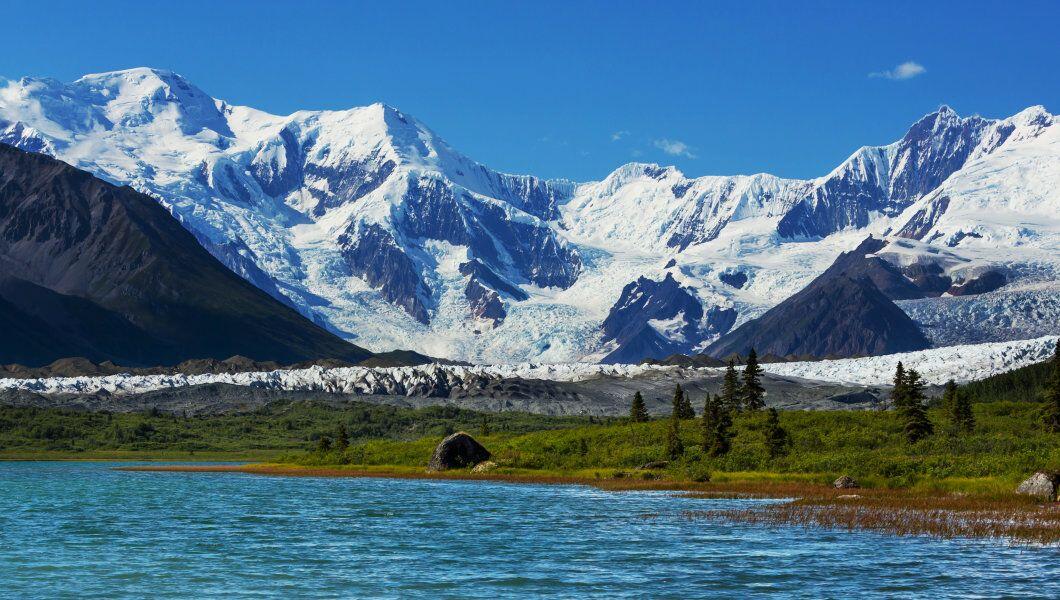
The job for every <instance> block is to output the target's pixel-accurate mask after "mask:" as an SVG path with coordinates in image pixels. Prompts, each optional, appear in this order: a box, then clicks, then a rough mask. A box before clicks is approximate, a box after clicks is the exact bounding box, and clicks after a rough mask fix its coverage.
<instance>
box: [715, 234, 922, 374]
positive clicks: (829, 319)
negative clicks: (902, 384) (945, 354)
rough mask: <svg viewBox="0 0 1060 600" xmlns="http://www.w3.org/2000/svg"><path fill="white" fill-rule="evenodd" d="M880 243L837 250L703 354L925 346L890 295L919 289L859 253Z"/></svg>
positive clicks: (849, 352)
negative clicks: (798, 285)
mask: <svg viewBox="0 0 1060 600" xmlns="http://www.w3.org/2000/svg"><path fill="white" fill-rule="evenodd" d="M880 244H881V242H879V241H878V240H874V239H872V238H869V239H868V240H866V241H865V242H863V243H862V244H861V245H860V246H859V247H858V248H857V249H855V250H853V251H851V252H847V253H844V254H842V255H840V257H839V258H838V259H836V261H835V263H833V264H832V266H831V267H829V268H828V270H826V271H825V272H824V273H822V274H821V275H820V276H819V277H817V278H816V279H814V280H813V281H812V282H811V283H810V284H809V285H808V286H806V287H805V288H804V289H802V290H801V291H799V292H798V293H796V294H794V295H793V296H791V297H790V298H788V299H787V300H785V301H783V302H781V303H780V304H778V305H777V306H775V307H773V308H772V309H770V310H769V311H767V312H766V313H765V314H764V315H762V316H761V317H759V318H757V319H754V320H752V321H748V322H747V323H744V324H743V325H741V326H740V327H739V328H738V329H736V330H735V331H732V332H730V333H728V334H726V335H724V336H722V337H721V339H719V340H718V341H716V342H714V343H713V344H711V345H710V346H709V347H708V348H707V350H706V353H707V354H710V355H711V356H716V357H724V356H729V355H731V354H740V355H742V354H745V353H746V352H747V351H748V350H749V349H750V348H755V349H756V350H757V351H758V354H759V355H775V356H778V357H787V356H808V357H818V358H825V357H851V356H869V355H876V354H892V353H895V352H909V351H913V350H922V349H924V348H928V347H929V346H930V342H929V341H928V339H927V338H926V337H925V336H924V334H923V332H921V331H920V328H919V327H917V325H916V323H914V322H913V320H912V319H910V318H909V316H908V315H906V314H905V312H903V311H902V309H900V308H898V306H896V305H895V304H894V302H892V301H891V298H890V297H889V296H897V297H904V298H908V297H913V298H919V297H923V292H922V291H921V290H920V289H919V288H917V287H916V285H915V284H914V283H913V282H911V281H910V280H909V279H907V278H906V277H905V276H904V275H903V274H902V273H901V272H899V271H898V270H897V269H896V268H894V267H893V266H891V265H890V264H889V263H887V262H886V261H884V260H882V259H880V258H878V257H868V258H867V257H866V256H865V255H866V253H871V252H874V251H875V250H878V249H879V247H880ZM881 286H882V289H881ZM883 289H886V290H887V291H888V292H889V295H888V294H887V293H884V292H883V291H882V290H883Z"/></svg>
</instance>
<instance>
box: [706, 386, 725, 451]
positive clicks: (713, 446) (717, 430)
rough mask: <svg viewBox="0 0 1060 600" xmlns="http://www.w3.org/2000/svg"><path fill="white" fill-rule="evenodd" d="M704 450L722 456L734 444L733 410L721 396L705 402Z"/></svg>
mask: <svg viewBox="0 0 1060 600" xmlns="http://www.w3.org/2000/svg"><path fill="white" fill-rule="evenodd" d="M702 427H703V452H704V453H706V454H708V455H710V456H722V455H724V454H726V453H728V452H729V448H730V447H731V446H732V412H731V411H730V410H729V408H728V406H727V405H726V403H725V401H724V400H722V398H721V397H720V396H714V398H713V399H712V398H711V397H710V396H707V399H706V400H705V401H704V402H703V424H702Z"/></svg>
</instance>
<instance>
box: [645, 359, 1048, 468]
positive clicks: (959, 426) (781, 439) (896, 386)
mask: <svg viewBox="0 0 1060 600" xmlns="http://www.w3.org/2000/svg"><path fill="white" fill-rule="evenodd" d="M1049 362H1050V374H1049V376H1048V380H1047V382H1046V386H1045V393H1044V398H1043V399H1044V400H1045V406H1044V410H1043V413H1042V422H1043V424H1044V426H1045V428H1046V430H1047V431H1051V432H1053V433H1060V344H1058V345H1057V348H1056V349H1055V350H1054V352H1053V357H1052V359H1051V360H1050V361H1049ZM762 372H763V371H762V368H761V367H760V366H759V364H758V356H757V354H756V353H755V350H754V349H753V348H752V349H751V351H750V352H749V353H748V357H747V363H746V365H745V367H744V370H743V373H742V374H740V373H737V370H736V365H735V363H734V362H733V361H732V360H730V361H729V364H728V366H727V368H726V369H725V376H724V378H723V380H722V385H721V393H720V394H714V395H713V396H711V395H709V394H708V395H707V397H706V399H705V400H704V402H703V410H702V413H701V414H700V433H701V444H702V449H703V452H704V453H705V454H707V455H708V456H712V457H718V456H723V455H725V454H726V453H727V452H728V451H729V449H730V447H731V443H732V437H733V432H732V426H733V415H734V414H736V413H739V412H743V411H749V412H753V411H761V410H762V409H763V408H765V389H764V388H763V387H762V384H761V376H762ZM926 387H927V385H926V383H925V382H924V380H923V378H922V377H921V375H920V373H918V372H917V371H916V370H915V369H906V368H905V365H903V364H902V363H901V362H899V363H898V365H897V367H896V368H895V374H894V380H893V388H892V390H891V395H890V401H891V406H892V407H893V408H894V410H895V413H896V414H897V415H898V418H899V420H900V422H901V424H902V433H903V435H904V437H905V439H906V440H907V441H908V442H909V443H911V444H915V443H916V442H918V441H920V440H922V439H924V438H926V437H928V436H931V435H934V434H935V432H936V425H935V423H933V422H932V421H931V419H930V418H929V417H928V412H927V409H928V406H927V402H928V397H927V394H926V392H925V390H926ZM941 404H942V407H943V409H944V410H943V411H944V414H945V415H946V418H947V421H948V423H947V424H946V425H947V427H946V430H947V432H948V433H949V434H950V435H958V436H959V435H964V434H968V433H972V432H973V431H975V427H976V423H975V413H974V412H973V410H972V400H971V398H970V395H969V394H965V393H963V391H962V390H961V389H960V387H959V386H958V385H957V383H956V382H955V381H954V380H952V379H951V380H949V381H947V382H946V384H945V386H944V388H943V393H942V397H941ZM695 417H696V413H695V410H694V409H693V408H692V402H691V399H690V398H689V395H688V392H686V391H685V390H683V389H682V388H681V386H680V384H678V385H677V387H676V388H675V390H674V397H673V405H672V410H671V414H670V419H669V427H668V428H667V433H666V456H667V458H669V459H670V460H676V459H678V458H679V457H681V456H682V455H683V454H684V451H685V448H684V442H683V441H682V439H681V422H682V421H685V420H689V419H693V418H695ZM629 418H630V421H632V422H634V423H641V422H645V421H648V420H649V418H650V417H649V415H648V410H647V407H646V405H645V403H644V398H643V396H642V395H641V393H640V392H636V393H635V394H634V395H633V401H632V404H631V406H630V413H629ZM763 437H764V440H763V443H764V445H765V447H766V449H767V451H768V453H769V457H770V458H771V459H773V458H777V457H780V456H784V455H785V454H787V453H788V451H789V450H790V446H791V437H790V435H789V434H788V432H787V431H786V430H785V429H784V428H783V427H781V425H780V417H779V414H778V413H777V410H776V409H775V408H770V409H768V416H767V418H766V426H765V428H764V430H763Z"/></svg>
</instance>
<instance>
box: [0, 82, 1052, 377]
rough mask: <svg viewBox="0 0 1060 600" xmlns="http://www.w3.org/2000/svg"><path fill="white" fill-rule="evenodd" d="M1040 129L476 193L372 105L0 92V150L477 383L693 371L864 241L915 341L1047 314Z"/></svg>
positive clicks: (1002, 122)
mask: <svg viewBox="0 0 1060 600" xmlns="http://www.w3.org/2000/svg"><path fill="white" fill-rule="evenodd" d="M1055 121H1056V119H1055V117H1053V116H1052V115H1051V114H1049V113H1048V112H1047V111H1046V110H1045V109H1044V108H1042V107H1032V108H1028V109H1027V110H1024V111H1022V112H1020V113H1018V114H1016V115H1014V116H1012V117H1009V118H1006V119H986V118H981V117H967V118H961V117H960V116H958V115H957V114H956V113H954V111H952V110H951V109H949V108H947V107H942V108H940V109H939V110H938V111H936V112H934V113H931V114H929V115H926V116H925V117H924V118H922V119H921V120H919V121H918V122H917V123H915V124H913V126H912V127H911V128H910V129H909V131H908V132H907V133H906V135H905V136H903V137H902V139H900V140H898V141H896V142H894V143H891V144H889V145H885V146H867V147H864V148H862V149H859V150H857V151H856V152H855V153H854V154H853V155H851V157H850V158H848V159H847V160H846V161H844V162H843V163H842V164H841V165H839V166H838V167H837V168H836V169H835V170H834V171H833V172H831V173H829V174H827V175H825V176H823V177H820V178H818V179H812V180H790V179H781V178H777V177H774V176H771V175H766V174H758V175H746V176H744V175H740V176H731V177H730V176H708V177H700V178H695V179H690V178H687V177H685V176H684V175H683V174H681V173H680V172H679V171H677V170H676V169H674V168H672V167H660V166H658V165H646V164H629V165H625V166H622V167H620V168H619V169H617V170H616V171H615V172H613V173H611V174H610V175H609V176H608V177H606V178H605V179H604V180H602V181H600V182H592V183H584V184H577V183H573V182H569V181H562V180H543V179H539V178H535V177H532V176H516V175H507V174H502V173H498V172H496V171H493V170H492V169H489V168H488V167H486V166H484V165H482V164H480V163H477V162H475V161H473V160H471V159H469V158H467V157H465V156H463V155H462V154H460V153H459V152H457V151H456V150H454V149H452V148H451V147H449V146H448V144H446V143H445V142H444V141H443V140H442V139H441V138H439V137H438V136H437V135H436V134H435V133H434V132H432V131H431V130H430V129H428V128H427V127H426V126H425V125H424V124H422V123H420V122H418V121H416V120H415V119H414V118H412V117H411V116H409V115H407V114H404V113H402V112H401V111H400V110H397V109H395V108H392V107H389V106H385V105H381V104H376V105H372V106H368V107H363V108H354V109H350V110H346V111H300V112H296V113H294V114H291V115H287V116H278V115H271V114H267V113H264V112H261V111H258V110H255V109H252V108H248V107H241V106H233V105H231V104H229V103H227V102H224V101H222V100H216V99H214V98H212V97H210V96H209V95H208V94H206V93H205V92H203V91H202V90H199V89H198V88H196V87H195V86H194V85H193V84H191V83H190V82H188V81H187V80H185V79H184V78H182V77H181V76H179V75H176V74H174V73H171V72H168V71H162V70H157V69H132V70H128V71H119V72H114V73H104V74H97V75H88V76H85V77H83V78H81V79H79V80H77V81H75V82H72V83H62V82H58V81H55V80H50V79H32V78H24V79H21V80H18V81H7V82H0V141H2V142H5V143H9V144H12V145H16V146H18V147H20V148H23V149H27V150H32V151H35V152H41V153H45V154H49V155H52V156H55V157H57V158H60V159H61V160H64V161H66V162H68V163H70V164H73V165H75V166H78V167H80V168H83V169H86V170H89V171H90V172H92V173H94V174H96V175H98V176H100V177H102V178H104V179H107V180H109V181H112V182H115V183H119V184H128V185H130V186H132V187H134V188H136V189H138V190H140V191H143V192H146V193H148V194H150V195H152V196H153V197H155V198H157V199H158V200H159V202H161V203H162V205H163V206H165V207H166V208H167V209H169V210H170V211H171V212H172V213H173V215H174V216H176V217H177V219H178V220H179V221H180V222H181V223H182V224H183V225H184V226H185V227H186V228H187V229H188V230H189V231H191V232H192V234H193V235H194V236H195V237H196V239H197V240H199V242H200V243H201V244H202V245H203V246H204V247H205V248H206V249H207V250H209V251H210V252H211V253H212V254H213V255H214V256H215V257H217V258H218V259H220V260H221V261H222V262H223V263H225V264H226V265H227V266H228V267H229V268H230V269H232V270H233V271H235V272H236V273H238V274H240V275H241V276H243V277H244V278H245V279H247V280H248V281H250V282H252V283H254V284H255V285H256V286H258V287H259V288H261V289H262V290H264V291H265V292H267V293H269V294H271V295H272V296H274V297H275V298H278V299H280V300H282V301H283V302H285V303H287V304H289V305H290V306H292V307H294V308H295V309H297V310H298V311H299V312H301V313H302V314H303V315H305V316H307V317H309V318H311V319H312V320H314V321H316V322H318V323H320V324H322V325H323V326H325V327H327V328H329V329H331V330H332V331H334V332H335V333H337V334H338V335H340V336H342V337H345V338H346V339H350V340H356V341H357V343H359V344H362V345H365V346H367V347H368V348H370V349H372V350H387V349H392V348H395V347H401V348H411V349H414V350H417V351H420V352H423V353H425V354H429V355H433V356H446V357H450V358H456V359H464V360H471V361H477V362H509V361H513V360H542V361H569V360H601V359H606V360H611V361H619V360H621V361H628V360H636V359H640V358H644V357H646V356H653V357H657V358H661V357H663V356H666V355H668V354H672V353H675V352H681V353H689V352H698V351H702V350H703V349H704V348H706V346H707V345H709V344H710V343H711V342H712V341H714V340H716V339H717V338H718V337H719V336H721V335H722V334H724V333H726V332H727V331H728V329H730V328H731V327H734V326H739V325H740V324H742V323H744V322H746V321H748V320H749V319H752V318H754V317H756V316H758V315H760V314H762V313H763V312H764V311H765V310H767V309H768V308H770V307H772V306H774V305H776V304H777V303H779V302H781V301H782V300H784V299H785V298H787V297H788V296H789V295H790V294H791V293H792V290H797V289H801V288H803V287H805V286H806V285H807V284H809V283H810V282H811V281H812V280H813V279H814V278H815V277H816V276H818V275H820V274H821V273H822V272H824V270H825V269H826V268H827V267H828V266H829V265H830V264H831V263H832V262H833V261H834V259H835V258H836V257H837V256H838V255H839V254H840V253H841V252H844V251H848V250H851V249H853V248H854V247H856V246H857V245H858V244H859V243H860V242H861V241H862V240H863V239H865V237H866V236H867V235H869V234H873V235H876V236H877V237H878V238H883V239H885V241H886V242H887V245H886V247H884V248H881V249H880V250H879V251H877V252H876V253H875V254H876V255H877V256H878V257H879V260H881V261H886V262H888V263H890V264H892V265H894V266H895V267H896V268H898V271H899V272H900V277H901V278H904V279H909V281H913V280H914V279H921V280H925V281H926V280H928V279H930V280H931V281H932V282H933V285H935V286H936V287H938V286H941V285H942V283H943V282H944V281H945V280H947V279H948V280H949V287H947V288H946V291H943V292H938V293H937V294H936V292H937V289H936V288H932V291H931V294H935V295H934V296H930V297H931V298H934V299H935V300H937V302H935V303H934V304H932V305H931V309H930V311H924V310H918V311H917V312H915V315H917V316H918V318H920V315H922V316H923V318H925V319H931V320H932V322H933V323H935V325H934V326H933V327H932V333H931V338H932V339H936V340H942V339H945V340H955V341H958V342H959V341H967V340H962V339H961V336H962V335H966V332H968V331H972V330H974V328H971V327H967V326H966V325H968V324H967V323H965V324H962V325H964V326H962V327H959V328H951V329H949V330H946V331H942V330H941V329H940V327H939V326H938V323H945V322H946V319H945V318H944V317H943V316H942V315H945V314H948V313H947V312H946V311H947V310H949V307H950V306H951V303H950V298H951V297H952V296H955V295H956V294H957V293H961V294H964V293H975V294H983V293H989V294H995V295H1000V296H1004V297H1005V299H1004V300H1002V301H1000V302H995V303H992V304H989V305H984V306H1000V305H1005V304H1006V303H1011V302H1017V301H1018V302H1019V303H1022V305H1027V304H1032V305H1033V309H1034V310H1036V311H1039V312H1041V313H1043V314H1052V313H1053V312H1054V311H1056V310H1060V300H1056V299H1055V298H1053V297H1050V296H1049V295H1048V294H1037V295H1035V294H1026V293H1025V292H1024V291H1023V290H1025V289H1027V287H1028V286H1041V285H1051V284H1053V283H1054V282H1056V281H1060V276H1058V273H1060V259H1058V258H1057V257H1058V256H1060V220H1058V218H1057V217H1056V215H1057V214H1060V192H1058V189H1060V187H1058V185H1057V183H1058V182H1060V128H1058V127H1057V126H1056V125H1055ZM987 272H994V273H995V275H992V276H990V278H987V279H985V280H983V281H982V282H981V284H977V285H971V286H969V285H967V284H968V283H969V282H971V281H973V280H977V279H980V278H981V277H982V276H983V275H984V274H985V273H987ZM671 282H672V283H671ZM892 283H894V284H895V285H897V286H898V287H903V284H901V282H900V281H898V280H894V281H892ZM984 284H989V285H984ZM917 285H919V284H917ZM631 286H632V287H631ZM951 288H955V290H956V291H953V292H951V291H950V289H951ZM1010 291H1011V293H1013V294H1017V295H1018V299H1017V297H1016V296H1013V298H1012V299H1011V302H1009V297H1008V296H1007V295H1006V294H1009V292H1010ZM656 294H658V297H657V298H656V297H655V295H656ZM914 296H917V297H915V298H904V299H901V301H902V302H905V301H914V300H922V299H923V297H919V294H914ZM940 296H941V297H940ZM921 308H923V307H921ZM966 313H967V311H966ZM962 314H965V313H962ZM971 314H975V315H982V318H983V319H990V318H996V316H997V315H991V314H988V313H987V312H979V311H973V312H972V313H971ZM1029 321H1033V320H1029ZM942 328H943V329H945V326H944V325H943V326H942ZM1032 329H1033V330H1034V331H1031V330H1032ZM1039 329H1040V328H1039ZM990 331H992V332H997V335H999V336H1003V337H1006V338H1009V339H1011V338H1018V337H1026V336H1027V335H1030V334H1032V333H1039V330H1038V329H1035V324H1034V323H1033V322H1029V323H1024V322H1022V321H1018V320H1017V321H1016V322H1015V323H1013V326H1011V327H1008V328H1001V327H993V328H991V329H990ZM992 339H999V338H992Z"/></svg>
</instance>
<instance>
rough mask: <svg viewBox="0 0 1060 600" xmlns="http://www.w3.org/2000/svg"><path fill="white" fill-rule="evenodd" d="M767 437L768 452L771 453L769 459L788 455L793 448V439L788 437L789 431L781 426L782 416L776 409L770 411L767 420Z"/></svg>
mask: <svg viewBox="0 0 1060 600" xmlns="http://www.w3.org/2000/svg"><path fill="white" fill-rule="evenodd" d="M765 437H766V450H768V451H769V458H771V459H775V458H778V457H781V456H784V455H786V454H787V453H788V450H789V449H790V448H791V437H790V436H789V435H788V431H787V430H786V429H784V428H783V427H781V426H780V415H779V414H778V413H777V409H775V408H770V409H769V417H768V418H767V419H766V429H765Z"/></svg>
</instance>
